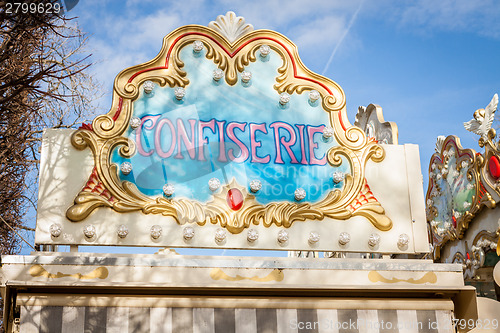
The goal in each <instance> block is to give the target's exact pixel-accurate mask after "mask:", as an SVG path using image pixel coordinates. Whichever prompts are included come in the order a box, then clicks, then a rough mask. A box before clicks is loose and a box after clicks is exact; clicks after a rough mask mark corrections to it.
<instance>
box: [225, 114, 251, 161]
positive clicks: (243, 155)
mask: <svg viewBox="0 0 500 333" xmlns="http://www.w3.org/2000/svg"><path fill="white" fill-rule="evenodd" d="M246 127H247V123H237V122H231V123H229V124H227V129H226V131H227V136H228V138H229V139H230V140H231V141H233V142H234V143H236V145H237V146H238V147H240V149H241V153H240V156H238V157H235V156H234V154H233V151H234V149H233V148H230V149H229V150H228V151H227V154H228V155H229V159H230V160H231V161H234V162H237V163H241V162H245V161H246V160H247V158H248V148H247V146H245V144H244V143H243V142H241V141H240V139H238V138H237V137H236V134H234V128H238V129H239V130H240V131H242V132H244V131H245V128H246Z"/></svg>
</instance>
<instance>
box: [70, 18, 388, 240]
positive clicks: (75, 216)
mask: <svg viewBox="0 0 500 333" xmlns="http://www.w3.org/2000/svg"><path fill="white" fill-rule="evenodd" d="M195 40H197V41H201V42H202V43H203V45H204V46H205V47H206V49H207V53H206V58H207V59H211V60H212V61H213V62H214V63H215V64H216V65H217V66H218V67H219V68H221V69H222V70H224V73H225V81H226V82H227V83H228V84H229V85H234V84H235V83H236V82H237V78H238V75H237V73H238V72H242V71H243V70H244V69H245V66H247V65H248V64H249V63H250V62H255V61H256V52H257V50H258V48H259V47H260V46H261V45H263V44H266V45H269V46H270V48H271V49H273V50H274V51H276V52H277V53H278V54H279V55H280V56H281V58H282V60H283V64H282V66H281V67H280V68H279V69H278V76H277V77H276V84H275V86H274V88H275V89H276V90H277V91H278V92H279V93H281V92H287V93H289V94H293V93H297V94H301V93H303V92H305V91H309V90H313V89H314V90H317V91H318V92H319V93H320V95H321V100H322V106H323V109H324V110H325V111H326V112H328V114H329V117H330V124H329V125H330V126H332V127H333V128H334V129H335V131H334V135H335V139H336V141H337V142H338V143H339V145H340V146H337V147H334V148H331V149H330V150H329V151H328V153H327V158H328V162H329V163H330V164H331V165H333V166H338V165H340V164H341V163H342V157H344V158H345V160H346V161H347V163H349V165H350V168H351V171H352V176H351V175H346V179H345V183H344V186H343V188H342V189H341V190H335V191H332V192H330V193H329V194H328V195H327V196H326V197H325V198H324V199H323V200H321V201H320V202H317V203H314V204H310V203H296V202H279V203H278V202H277V203H270V204H267V205H261V204H259V203H258V202H257V201H255V199H254V197H253V195H251V194H250V193H248V192H247V190H246V188H245V187H244V186H241V185H239V184H237V183H236V181H235V180H233V182H232V183H231V184H229V185H226V186H225V187H224V188H223V191H222V192H221V193H219V194H216V195H214V196H213V199H212V201H210V202H207V203H200V202H197V201H194V200H189V199H185V198H180V199H167V198H164V197H157V198H154V197H148V196H146V195H144V194H142V193H141V192H140V191H139V190H138V189H137V187H136V186H135V185H134V184H132V183H130V182H127V181H123V182H121V181H120V180H119V178H118V170H117V166H116V165H113V164H111V163H110V157H111V153H112V151H113V149H115V148H118V147H120V154H121V155H122V156H132V155H133V154H134V153H135V145H134V143H133V142H132V141H130V140H129V139H127V138H125V137H123V136H122V135H123V133H124V132H125V130H126V128H127V125H128V123H129V121H130V118H131V116H132V103H133V101H134V100H135V99H137V98H138V95H139V87H140V85H141V84H142V83H143V82H145V81H146V80H152V81H154V82H156V83H158V84H159V85H160V86H165V85H167V84H168V85H169V86H170V87H185V86H186V85H188V84H189V80H188V79H187V78H186V72H185V71H183V66H184V64H183V62H182V60H181V59H180V57H179V53H180V51H181V50H182V48H183V47H185V46H186V45H188V44H191V43H193V42H194V41H195ZM345 112H346V111H345V95H344V92H343V91H342V89H341V88H340V86H338V85H337V84H336V83H335V82H333V81H332V80H330V79H327V78H325V77H322V76H320V75H318V74H315V73H313V72H311V71H310V70H308V69H307V68H306V67H305V66H304V65H303V64H302V62H301V60H300V58H299V56H298V52H297V48H296V46H295V45H294V44H293V43H292V42H291V41H290V40H288V39H287V38H286V37H284V36H282V35H281V34H279V33H277V32H274V31H269V30H257V31H252V32H249V33H247V34H246V35H245V36H244V38H239V39H238V40H236V41H235V42H234V43H230V42H229V41H228V40H227V39H226V38H224V37H223V36H222V35H220V34H219V33H218V32H216V31H214V30H212V29H209V28H206V27H202V26H193V25H192V26H184V27H181V28H179V29H177V30H175V31H173V32H172V33H171V34H169V35H168V36H166V37H165V39H164V42H163V46H162V49H161V51H160V53H159V54H158V56H156V57H155V58H154V59H153V60H151V61H149V62H147V63H145V64H142V65H138V66H134V67H131V68H128V69H126V70H124V71H122V72H121V73H120V74H119V75H118V76H117V78H116V79H115V85H114V92H113V103H112V108H111V110H110V111H109V112H108V114H106V115H102V116H99V117H97V118H96V119H95V120H94V121H93V123H92V130H89V129H81V130H78V131H77V132H75V133H74V135H73V137H72V143H73V145H74V146H75V147H76V148H77V149H85V148H87V147H88V148H90V149H91V150H92V153H93V155H94V161H95V169H94V172H93V174H92V175H91V179H89V182H91V183H92V184H93V183H96V184H97V185H95V186H99V187H100V188H101V187H102V189H103V190H102V191H101V192H99V191H98V190H96V191H94V188H95V186H94V187H93V188H92V189H90V188H87V187H88V185H89V184H87V186H86V187H85V188H84V189H83V190H82V191H81V192H80V193H79V194H78V196H77V198H76V199H75V204H74V205H73V206H72V207H70V208H69V209H68V211H67V214H66V215H67V218H68V219H70V220H71V221H74V222H77V221H81V220H83V219H85V218H86V217H87V216H88V215H89V214H90V213H91V212H92V211H93V210H94V209H96V208H97V207H110V208H112V209H114V210H115V211H117V212H120V213H124V212H131V211H142V212H143V213H145V214H162V215H165V216H171V217H173V218H174V219H175V220H176V221H177V222H178V223H179V224H185V223H197V224H199V225H203V224H205V223H207V221H209V222H210V223H213V224H220V225H221V226H222V227H225V228H227V229H228V230H229V231H230V232H231V233H239V232H241V231H242V230H243V229H245V228H248V227H249V226H250V225H251V224H259V223H263V225H265V226H266V227H267V226H270V225H272V224H275V225H276V226H282V227H290V226H291V225H292V224H293V223H294V222H296V221H304V220H322V219H324V218H325V217H329V218H333V219H340V220H344V219H348V218H350V217H352V216H357V215H358V216H363V217H365V218H367V219H368V220H369V221H370V222H371V223H372V224H373V225H374V226H375V227H376V228H378V229H380V230H383V231H385V230H389V229H391V227H392V221H391V220H390V219H389V218H388V217H387V216H386V215H385V211H384V208H383V207H382V206H381V205H380V203H379V202H378V201H377V200H376V198H375V196H374V195H373V193H372V192H371V191H370V188H369V186H368V184H367V183H366V179H365V176H364V170H365V167H366V163H367V161H368V160H372V161H375V162H380V161H382V160H383V159H384V156H385V152H384V150H383V148H382V146H380V145H378V144H377V143H376V142H373V141H371V140H367V138H366V135H365V133H364V132H363V131H362V130H361V129H359V128H358V127H355V126H351V125H350V124H349V123H348V121H347V120H346V119H347V118H346V114H345ZM234 187H236V188H239V189H240V190H241V192H242V193H243V195H244V198H245V200H244V204H243V206H242V208H241V209H239V210H238V211H236V212H234V211H232V210H230V209H229V208H228V207H227V205H226V200H225V193H226V192H227V191H228V190H229V188H234ZM103 193H105V195H103ZM107 194H109V196H108V195H107Z"/></svg>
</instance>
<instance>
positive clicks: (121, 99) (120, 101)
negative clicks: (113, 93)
mask: <svg viewBox="0 0 500 333" xmlns="http://www.w3.org/2000/svg"><path fill="white" fill-rule="evenodd" d="M122 106H123V98H122V97H120V99H119V100H118V107H117V108H116V112H115V114H114V116H113V120H114V121H116V119H118V116H119V115H120V113H121V112H122Z"/></svg>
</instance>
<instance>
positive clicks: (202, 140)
mask: <svg viewBox="0 0 500 333" xmlns="http://www.w3.org/2000/svg"><path fill="white" fill-rule="evenodd" d="M204 128H210V129H211V130H212V132H213V133H214V134H215V120H214V119H212V120H210V121H202V120H200V121H199V122H198V160H199V161H206V159H205V149H204V145H205V144H208V138H207V137H206V136H204V135H203V129H204Z"/></svg>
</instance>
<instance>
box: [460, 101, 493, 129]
mask: <svg viewBox="0 0 500 333" xmlns="http://www.w3.org/2000/svg"><path fill="white" fill-rule="evenodd" d="M497 105H498V95H497V94H495V95H494V96H493V98H492V99H491V102H490V104H488V106H487V107H486V108H485V109H477V110H476V112H474V119H472V120H470V121H468V122H466V123H464V127H465V129H466V130H468V131H470V132H472V133H475V134H477V135H479V136H481V137H484V138H486V137H487V134H488V131H489V130H490V129H491V124H492V123H493V119H494V118H495V111H496V109H497Z"/></svg>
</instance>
